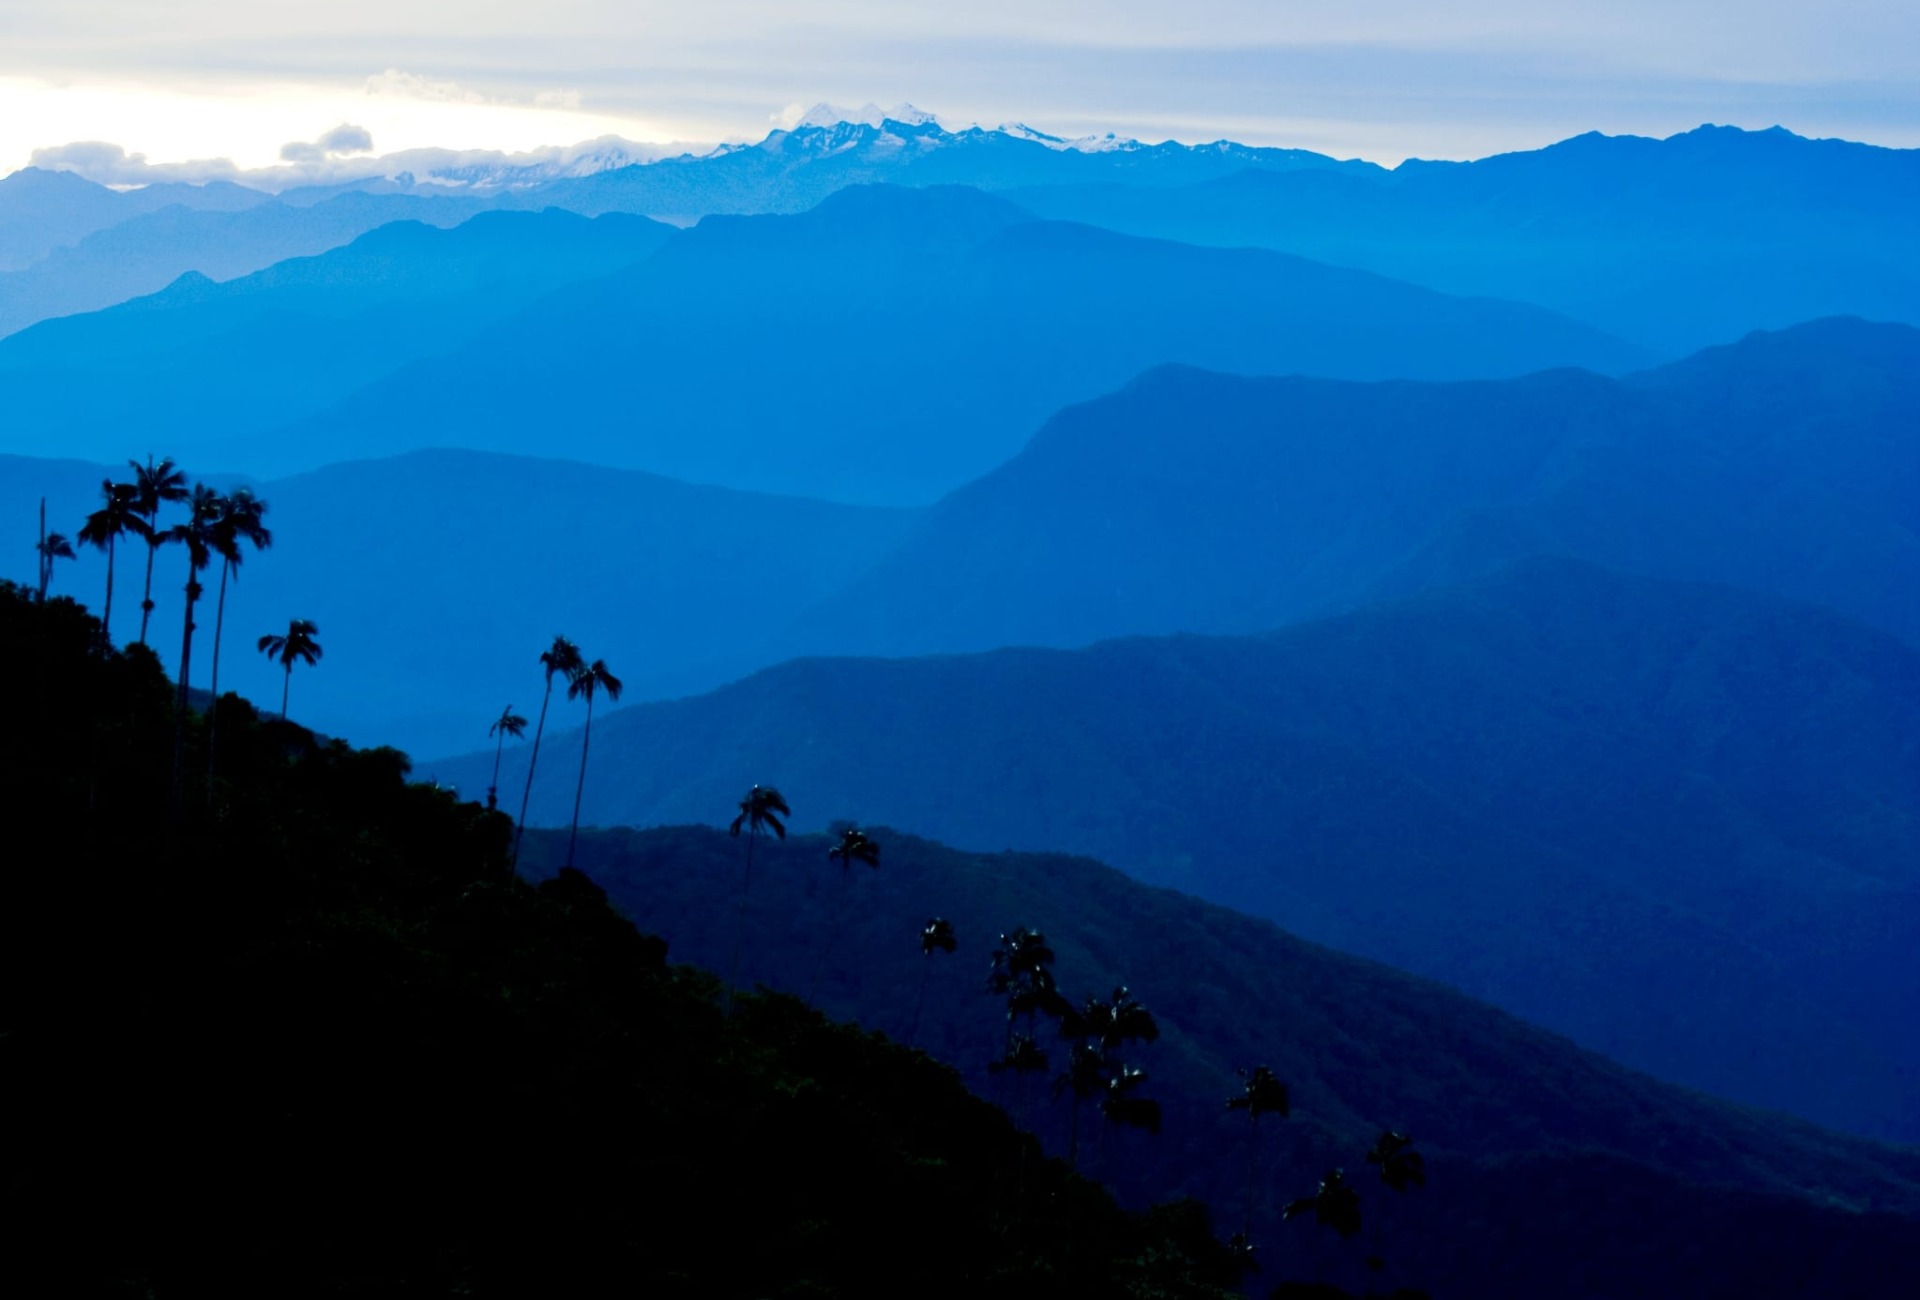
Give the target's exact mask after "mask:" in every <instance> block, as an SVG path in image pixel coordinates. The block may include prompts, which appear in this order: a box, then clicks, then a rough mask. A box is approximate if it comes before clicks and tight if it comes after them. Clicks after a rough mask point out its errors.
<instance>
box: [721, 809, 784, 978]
mask: <svg viewBox="0 0 1920 1300" xmlns="http://www.w3.org/2000/svg"><path fill="white" fill-rule="evenodd" d="M791 816H793V810H792V809H791V808H789V807H787V801H786V800H785V799H783V798H781V796H780V792H779V791H778V790H776V789H774V788H773V787H772V786H770V785H756V786H754V787H753V789H751V790H749V791H747V793H746V796H745V797H744V798H743V799H741V800H740V815H739V816H737V817H735V818H734V819H733V824H732V825H731V826H729V827H728V828H727V833H728V834H729V835H732V836H734V837H735V838H738V837H739V835H740V830H741V828H742V827H745V828H746V832H747V866H746V870H745V871H744V872H743V873H742V874H741V876H740V915H739V919H738V920H736V921H735V922H734V928H733V960H732V961H731V962H729V963H728V965H727V1010H728V1011H729V1012H731V1011H732V1010H733V986H734V982H735V981H736V980H738V979H739V977H740V942H741V939H742V938H743V937H744V936H745V935H746V932H747V886H748V885H749V884H750V883H751V882H752V880H753V846H754V844H755V843H756V842H757V841H758V840H759V838H760V832H761V831H763V830H768V831H772V832H773V833H774V835H775V837H776V838H779V839H783V840H784V839H786V838H787V827H786V823H785V822H783V821H782V820H781V818H783V817H791Z"/></svg>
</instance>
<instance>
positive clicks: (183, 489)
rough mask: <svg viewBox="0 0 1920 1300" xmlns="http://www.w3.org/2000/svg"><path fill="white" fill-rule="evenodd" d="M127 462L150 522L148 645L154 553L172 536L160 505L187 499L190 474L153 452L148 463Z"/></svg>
mask: <svg viewBox="0 0 1920 1300" xmlns="http://www.w3.org/2000/svg"><path fill="white" fill-rule="evenodd" d="M127 464H128V466H129V467H131V468H132V470H133V504H134V512H135V513H136V514H138V515H139V516H140V517H141V518H142V519H144V520H145V521H146V524H147V526H146V529H145V530H144V531H143V532H142V534H141V536H143V537H145V538H146V540H147V580H146V584H145V585H144V586H143V587H141V589H140V644H141V645H145V644H146V643H147V621H148V620H149V619H151V618H152V617H153V557H154V556H155V555H156V554H158V553H159V550H160V547H161V546H162V545H163V544H164V543H165V542H166V541H167V540H168V538H167V535H166V534H165V533H164V532H163V531H161V528H160V507H161V506H163V505H165V504H166V503H167V502H169V501H185V500H186V499H187V476H186V475H185V474H184V473H182V472H181V471H180V470H179V469H178V468H177V467H175V465H174V463H173V459H172V457H168V458H167V459H165V460H163V461H161V462H160V463H159V464H158V465H156V464H154V463H153V457H151V456H149V457H147V463H146V464H145V465H142V464H141V463H140V462H139V461H137V460H130V461H128V462H127Z"/></svg>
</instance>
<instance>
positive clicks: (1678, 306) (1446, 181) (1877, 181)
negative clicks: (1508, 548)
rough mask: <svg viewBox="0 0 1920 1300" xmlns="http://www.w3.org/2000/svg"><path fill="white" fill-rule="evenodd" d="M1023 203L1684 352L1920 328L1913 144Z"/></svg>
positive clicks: (1826, 145) (1542, 164)
mask: <svg viewBox="0 0 1920 1300" xmlns="http://www.w3.org/2000/svg"><path fill="white" fill-rule="evenodd" d="M1015 197H1016V198H1017V199H1018V201H1019V202H1021V203H1022V204H1024V205H1026V206H1028V207H1030V208H1032V210H1034V211H1035V212H1038V213H1040V214H1042V215H1044V216H1049V217H1055V218H1060V219H1066V220H1078V221H1090V222H1094V223H1096V224H1099V225H1103V226H1109V227H1112V228H1114V229H1118V230H1126V231H1130V232H1133V233H1136V234H1143V235H1153V236H1158V237H1161V238H1169V239H1179V240H1184V241H1187V242H1192V243H1203V244H1224V245H1257V246H1260V247H1267V248H1277V249H1282V250H1285V251H1287V252H1292V253H1298V254H1300V255H1302V256H1306V257H1313V258H1318V259H1321V260H1324V261H1328V262H1332V263H1335V264H1337V265H1342V266H1356V267H1364V268H1366V269H1368V270H1373V271H1378V272H1380V273H1381V274H1383V275H1391V276H1395V277H1397V278H1400V279H1405V280H1410V281H1412V282H1414V283H1416V284H1424V285H1428V286H1430V287H1432V288H1436V289H1441V290H1444V291H1446V292H1449V293H1465V294H1490V295H1493V296H1496V297H1501V298H1509V299H1514V300H1517V301H1523V302H1534V303H1539V304H1541V305H1543V306H1548V307H1552V308H1554V309H1555V310H1558V311H1563V312H1566V313H1568V314H1569V315H1572V316H1574V317H1576V318H1578V319H1581V320H1585V321H1589V322H1591V323H1593V324H1595V325H1597V326H1599V327H1601V328H1603V329H1606V330H1609V331H1612V332H1614V333H1616V334H1619V335H1621V336H1623V337H1626V338H1630V339H1633V340H1635V341H1636V342H1639V343H1643V344H1645V345H1647V346H1650V347H1655V348H1660V349H1664V350H1667V351H1669V352H1672V353H1679V352H1684V351H1690V350H1692V349H1695V348H1699V347H1703V346H1706V345H1708V344H1711V343H1721V342H1728V341H1731V340H1732V339H1735V338H1738V337H1739V336H1741V335H1742V334H1745V333H1747V332H1748V331H1749V330H1753V329H1778V328H1781V327H1784V326H1787V325H1791V324H1794V323H1796V322H1799V321H1803V320H1809V319H1813V318H1815V317H1818V316H1830V315H1840V314H1850V315H1862V316H1869V317H1877V318H1883V319H1894V320H1903V321H1907V322H1909V323H1915V324H1920V215H1916V214H1920V150H1912V149H1883V148H1878V147H1875V146H1871V145H1863V144H1853V143H1850V142H1847V141H1841V140H1806V139H1802V138H1800V137H1798V136H1795V135H1793V134H1792V133H1790V132H1786V131H1782V130H1779V129H1778V128H1776V129H1774V130H1771V131H1760V132H1745V131H1739V130H1735V129H1733V128H1728V127H1702V128H1700V129H1699V130H1696V131H1690V132H1687V133H1685V134H1682V135H1677V136H1674V137H1672V138H1671V139H1667V140H1648V139H1643V138H1639V137H1632V136H1623V137H1608V136H1602V135H1599V134H1597V133H1596V134H1589V135H1583V136H1579V137H1577V138H1575V139H1571V140H1566V141H1562V142H1561V143H1559V144H1556V145H1553V146H1551V147H1549V148H1546V149H1541V150H1535V151H1531V152H1525V153H1513V154H1503V155H1500V156H1498V157H1493V158H1485V159H1481V160H1479V161H1477V162H1471V163H1426V162H1407V163H1405V164H1402V165H1401V166H1400V167H1399V168H1397V169H1395V170H1394V171H1393V172H1391V173H1386V174H1372V175H1367V174H1360V173H1353V172H1345V173H1333V172H1328V171H1324V170H1321V171H1314V172H1297V173H1287V174H1280V173H1273V172H1266V173H1253V172H1247V173H1243V174H1241V175H1236V176H1232V177H1227V178H1222V179H1219V180H1214V181H1207V182H1203V183H1201V184H1198V185H1195V186H1190V187H1183V188H1172V189H1147V188H1142V187H1135V186H1121V185H1111V184H1110V185H1105V186H1098V187H1087V186H1069V187H1064V188H1052V189H1047V190H1030V189H1023V190H1019V191H1016V192H1015Z"/></svg>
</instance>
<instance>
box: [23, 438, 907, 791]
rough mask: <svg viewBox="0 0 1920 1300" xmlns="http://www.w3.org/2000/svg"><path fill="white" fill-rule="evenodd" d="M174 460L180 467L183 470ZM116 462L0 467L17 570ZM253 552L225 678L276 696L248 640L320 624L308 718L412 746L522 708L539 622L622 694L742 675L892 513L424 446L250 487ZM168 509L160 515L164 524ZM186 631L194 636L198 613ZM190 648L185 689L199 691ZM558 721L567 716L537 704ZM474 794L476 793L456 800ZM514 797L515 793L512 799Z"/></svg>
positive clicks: (459, 735) (164, 621)
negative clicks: (42, 520)
mask: <svg viewBox="0 0 1920 1300" xmlns="http://www.w3.org/2000/svg"><path fill="white" fill-rule="evenodd" d="M188 468H189V469H194V468H196V467H194V466H191V465H190V466H189V467H188ZM107 474H111V475H113V476H114V477H116V478H124V477H126V471H125V467H124V466H123V465H122V466H97V465H91V464H86V463H81V462H36V461H26V460H21V459H17V458H7V457H0V544H3V545H4V549H0V554H4V555H5V556H7V557H10V559H9V564H8V569H7V570H6V572H8V573H9V574H10V575H11V576H16V577H17V578H18V579H20V580H22V581H25V580H27V579H29V578H30V577H31V575H32V562H33V540H34V528H35V505H36V501H37V498H38V497H39V496H40V495H42V494H43V493H44V494H45V495H47V496H48V497H49V507H48V509H49V520H50V522H49V527H50V528H53V529H55V530H58V531H60V532H64V533H65V534H67V535H68V536H69V537H71V536H73V535H74V534H75V533H76V532H77V531H78V530H79V525H80V523H81V521H82V519H84V517H85V515H86V513H87V512H88V511H89V510H92V509H93V508H95V506H96V504H97V498H98V494H99V483H100V479H101V477H102V476H103V475H107ZM254 486H255V487H256V488H257V490H258V491H259V493H260V495H261V496H262V497H264V498H265V499H266V501H267V503H268V506H269V513H268V515H267V521H266V522H267V524H268V525H269V526H270V527H271V528H272V529H273V533H274V544H273V547H272V549H270V550H268V551H265V552H262V553H259V554H253V553H249V554H248V555H247V558H246V561H245V567H244V568H243V570H242V572H241V576H240V582H239V584H238V586H236V587H233V588H231V589H230V590H229V592H228V598H227V606H228V607H227V633H226V636H227V640H226V649H225V652H224V654H223V656H222V660H221V668H220V672H221V676H220V683H221V686H222V688H223V689H234V690H239V691H243V692H245V693H247V694H249V695H251V696H252V697H253V698H256V699H259V700H263V701H266V700H271V701H274V702H276V703H277V701H278V700H279V698H280V695H279V687H280V677H279V672H278V670H277V669H275V668H274V667H273V666H272V665H270V664H268V663H267V662H266V661H265V660H264V659H262V658H261V657H260V656H259V655H258V654H255V653H254V650H253V642H254V639H255V638H256V637H258V636H259V635H260V634H262V633H264V632H269V631H275V630H283V629H284V628H285V626H286V622H287V620H288V619H289V618H294V617H300V618H310V619H312V620H314V621H315V622H317V623H318V624H319V625H320V631H321V638H320V639H321V642H322V644H323V645H324V646H325V647H326V659H325V661H324V663H322V664H321V666H320V667H319V668H318V669H317V670H315V671H312V672H308V671H306V670H304V669H303V670H301V671H299V672H298V673H297V675H296V677H295V680H294V682H293V707H294V711H295V713H296V714H297V715H298V716H299V717H300V718H301V719H302V720H303V721H305V722H307V723H309V724H311V725H313V726H314V727H316V728H318V729H320V730H323V731H326V732H328V733H330V734H334V735H345V736H349V737H351V738H352V739H353V740H354V741H355V742H356V743H361V744H391V745H397V746H400V747H402V748H405V749H408V750H410V751H412V752H414V753H444V752H447V751H449V750H454V749H465V748H467V747H468V746H470V745H475V744H479V743H482V742H483V741H484V740H485V739H486V728H487V724H488V723H490V722H491V721H492V720H493V719H494V718H496V717H498V716H499V712H500V709H501V707H502V706H504V705H506V704H508V703H512V704H515V705H517V706H518V707H519V709H520V711H521V712H522V713H529V710H530V708H537V706H538V704H539V698H538V697H539V694H540V688H541V677H540V670H539V666H538V664H537V663H536V662H535V660H536V658H537V657H538V656H539V654H540V652H541V651H542V650H544V649H546V647H547V644H548V643H549V642H550V641H551V639H552V638H553V636H554V635H555V634H556V633H564V634H566V635H568V636H571V637H573V638H574V639H575V640H577V641H579V642H580V643H581V644H582V645H583V646H585V647H586V648H587V650H588V651H589V652H591V653H592V654H594V655H596V656H604V657H606V658H607V659H608V661H609V662H611V663H612V664H613V666H614V669H615V671H616V672H617V673H619V675H620V676H622V677H623V678H625V679H626V680H627V682H628V684H629V686H630V688H631V689H632V690H634V691H635V692H636V693H637V694H639V695H642V696H644V695H646V694H658V693H671V692H677V691H685V690H693V689H702V690H704V689H707V688H710V687H712V686H714V685H716V684H718V683H720V682H722V681H726V680H728V679H730V678H732V677H734V676H737V675H738V674H740V673H742V672H745V671H747V670H748V669H750V668H753V667H756V666H758V665H757V663H756V662H755V661H752V660H750V659H749V660H743V658H742V656H743V654H744V652H745V647H748V646H750V645H751V644H752V643H753V642H754V640H755V639H756V636H757V634H758V631H759V629H760V628H761V627H762V626H764V625H765V624H767V623H771V622H780V621H785V620H786V619H789V618H791V617H792V616H793V615H794V614H795V613H796V612H797V611H798V610H800V609H801V608H802V607H804V606H805V605H807V604H809V603H811V602H813V601H815V600H817V599H819V597H820V596H821V595H822V594H824V593H825V592H826V591H828V590H830V589H832V588H833V587H835V586H838V585H841V584H844V583H845V582H846V581H847V580H848V578H849V577H851V576H852V575H853V574H854V573H857V572H858V571H860V570H861V569H862V568H864V567H866V566H867V565H869V564H871V563H872V561H873V559H874V558H875V556H876V555H877V554H878V552H879V551H880V550H881V549H882V548H884V547H886V546H887V545H888V544H889V543H890V542H891V541H892V540H893V539H894V538H896V537H897V536H898V534H899V531H900V529H901V528H902V527H903V526H904V525H905V523H906V521H907V516H905V515H904V514H902V513H899V512H893V511H885V510H872V509H865V508H861V507H853V506H840V505H831V504H827V503H824V502H818V501H807V500H801V499H798V498H791V497H771V496H757V495H753V494H750V493H740V492H729V491H726V490H724V489H720V488H702V487H692V486H689V485H687V484H684V483H675V482H672V481H671V480H667V479H660V478H656V477H654V476H652V475H646V474H636V473H631V472H624V471H614V470H607V469H603V468H599V467H596V466H588V465H578V464H570V463H567V462H561V461H547V460H531V459H525V458H518V457H502V456H491V455H482V454H477V453H472V452H459V451H438V452H422V453H417V454H413V455H409V456H403V457H399V458H396V459H393V460H386V461H372V462H360V463H354V464H344V465H336V466H331V467H329V468H327V469H324V470H320V471H317V472H315V473H312V474H305V475H300V476H297V477H294V478H288V479H276V480H269V481H264V482H256V483H255V484H254ZM179 517H180V515H179V511H178V510H177V508H176V509H175V510H174V512H173V513H172V514H171V515H170V516H165V517H163V519H162V524H163V525H164V524H167V523H170V522H178V520H179ZM144 557H145V552H144V549H143V548H141V547H139V545H138V544H137V543H135V544H134V545H133V546H131V547H125V548H122V549H121V551H120V560H119V565H118V568H117V572H116V591H115V599H114V611H113V626H114V634H115V636H116V638H117V639H118V640H120V641H122V642H125V641H128V640H131V639H132V638H133V637H134V636H135V634H136V633H137V631H138V628H139V603H140V595H139V591H140V580H141V565H142V564H143V563H144ZM105 570H106V564H105V561H104V558H103V557H101V556H100V555H98V553H96V552H93V551H87V552H85V553H84V554H83V556H82V558H81V559H80V560H79V561H77V562H63V563H62V564H61V565H60V566H59V570H58V573H57V576H56V578H55V581H54V587H53V590H54V591H55V592H56V593H63V594H73V595H76V596H78V598H79V599H81V600H83V601H85V602H86V603H87V604H88V605H89V606H91V607H94V608H96V609H97V608H98V607H99V605H100V601H101V599H102V596H103V594H104V588H105V583H106V572H105ZM185 578H186V560H185V557H184V555H183V554H182V553H181V552H180V550H179V548H178V547H169V548H167V549H165V550H164V551H163V552H162V553H161V555H160V559H159V566H158V568H157V570H156V576H155V579H154V589H155V591H154V600H155V602H156V603H157V605H158V608H157V609H156V611H155V614H154V628H155V629H156V630H155V634H154V637H153V642H154V646H155V648H156V649H157V650H159V651H160V653H161V656H162V658H163V659H164V660H165V661H166V662H167V663H169V664H172V663H175V662H176V661H177V654H178V648H179V643H180V621H179V620H180V591H181V587H182V584H183V583H184V582H185ZM199 622H200V625H201V628H202V631H203V633H209V632H210V631H211V629H212V626H213V621H212V615H211V612H210V611H209V610H208V609H207V608H206V607H205V606H204V605H203V606H202V611H201V616H200V619H199ZM205 647H206V641H205V640H204V639H203V640H202V641H201V642H200V648H199V649H197V650H196V652H195V654H194V659H193V663H194V669H195V672H194V682H195V684H196V685H199V686H205V685H206V684H207V673H208V668H209V664H210V659H209V656H208V654H207V652H206V649H205ZM555 707H556V708H558V709H560V711H561V712H560V716H561V717H563V718H564V717H565V716H566V709H567V708H568V707H577V706H567V705H565V704H564V703H562V702H559V701H556V706H555ZM474 793H476V794H478V793H479V792H477V791H476V792H474ZM516 807H517V804H516Z"/></svg>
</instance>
